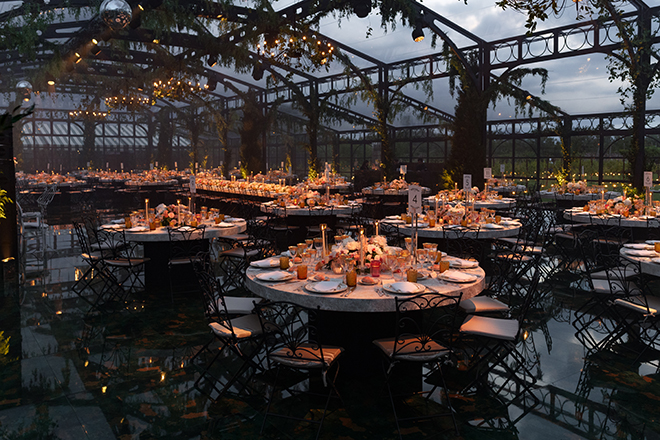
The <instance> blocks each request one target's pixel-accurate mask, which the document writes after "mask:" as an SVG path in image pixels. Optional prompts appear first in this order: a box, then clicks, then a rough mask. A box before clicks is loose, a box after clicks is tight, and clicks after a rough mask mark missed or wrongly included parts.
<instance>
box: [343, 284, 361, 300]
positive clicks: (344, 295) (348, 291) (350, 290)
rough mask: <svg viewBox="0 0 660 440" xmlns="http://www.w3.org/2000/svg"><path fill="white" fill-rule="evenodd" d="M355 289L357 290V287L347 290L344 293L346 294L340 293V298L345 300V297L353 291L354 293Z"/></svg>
mask: <svg viewBox="0 0 660 440" xmlns="http://www.w3.org/2000/svg"><path fill="white" fill-rule="evenodd" d="M355 289H357V286H353V287H351V288H350V289H348V290H347V291H346V293H342V294H341V295H340V298H345V297H347V296H348V295H350V294H351V293H353V291H354V290H355Z"/></svg>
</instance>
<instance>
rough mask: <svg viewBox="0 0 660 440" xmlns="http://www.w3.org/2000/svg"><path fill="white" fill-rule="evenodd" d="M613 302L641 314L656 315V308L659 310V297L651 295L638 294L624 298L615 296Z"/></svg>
mask: <svg viewBox="0 0 660 440" xmlns="http://www.w3.org/2000/svg"><path fill="white" fill-rule="evenodd" d="M614 304H616V305H619V306H622V307H626V308H628V309H630V310H634V311H636V312H639V313H642V314H652V315H656V314H657V313H658V310H660V298H658V297H657V296H651V295H648V296H646V297H645V296H644V295H639V296H633V297H629V298H625V299H624V298H617V299H616V300H614Z"/></svg>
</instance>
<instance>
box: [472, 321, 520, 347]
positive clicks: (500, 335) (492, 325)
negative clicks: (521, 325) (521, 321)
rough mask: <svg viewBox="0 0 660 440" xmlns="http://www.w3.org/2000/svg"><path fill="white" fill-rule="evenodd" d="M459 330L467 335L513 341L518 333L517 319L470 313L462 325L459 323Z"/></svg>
mask: <svg viewBox="0 0 660 440" xmlns="http://www.w3.org/2000/svg"><path fill="white" fill-rule="evenodd" d="M460 332H461V333H465V334H469V335H478V336H487V337H489V338H495V339H503V340H506V341H515V339H516V336H517V335H518V321H517V320H515V319H502V318H489V317H486V316H479V315H470V316H468V317H467V319H466V320H465V321H464V322H463V325H461V329H460Z"/></svg>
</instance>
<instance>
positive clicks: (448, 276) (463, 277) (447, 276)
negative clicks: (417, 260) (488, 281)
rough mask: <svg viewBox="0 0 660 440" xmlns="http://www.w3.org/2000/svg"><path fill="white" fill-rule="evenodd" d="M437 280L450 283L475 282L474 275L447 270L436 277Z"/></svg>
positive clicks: (475, 277)
mask: <svg viewBox="0 0 660 440" xmlns="http://www.w3.org/2000/svg"><path fill="white" fill-rule="evenodd" d="M438 278H439V279H441V280H444V281H449V282H452V283H473V282H475V281H477V278H478V277H477V276H476V275H471V274H469V273H465V272H459V271H457V270H448V271H445V272H442V273H441V274H440V275H438Z"/></svg>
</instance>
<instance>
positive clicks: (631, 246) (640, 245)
mask: <svg viewBox="0 0 660 440" xmlns="http://www.w3.org/2000/svg"><path fill="white" fill-rule="evenodd" d="M623 247H624V248H627V249H647V250H651V249H653V246H651V245H648V244H646V243H625V244H624V245H623Z"/></svg>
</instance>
